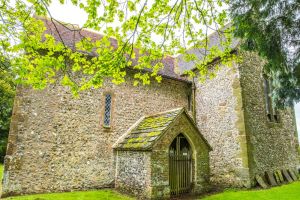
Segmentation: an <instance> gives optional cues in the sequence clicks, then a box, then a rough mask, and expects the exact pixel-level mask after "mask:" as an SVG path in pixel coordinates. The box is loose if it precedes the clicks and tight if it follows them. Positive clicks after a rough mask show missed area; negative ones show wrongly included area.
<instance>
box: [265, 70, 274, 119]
mask: <svg viewBox="0 0 300 200" xmlns="http://www.w3.org/2000/svg"><path fill="white" fill-rule="evenodd" d="M264 94H265V104H266V112H267V117H268V119H269V121H272V112H271V104H272V102H271V97H270V85H269V81H268V79H267V77H265V76H264Z"/></svg>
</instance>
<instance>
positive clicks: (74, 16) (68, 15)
mask: <svg viewBox="0 0 300 200" xmlns="http://www.w3.org/2000/svg"><path fill="white" fill-rule="evenodd" d="M49 10H50V12H51V15H52V17H54V18H55V19H57V20H60V21H63V22H67V23H72V24H76V25H79V26H83V24H84V22H85V21H86V20H87V15H86V14H85V12H84V11H83V10H81V9H80V8H79V7H76V6H73V5H72V4H71V3H70V1H68V0H67V1H66V3H65V4H64V5H61V4H60V3H59V2H58V1H53V3H52V4H51V5H50V7H49ZM294 108H295V114H296V123H297V129H298V135H299V136H298V139H299V142H300V103H298V104H296V105H295V107H294Z"/></svg>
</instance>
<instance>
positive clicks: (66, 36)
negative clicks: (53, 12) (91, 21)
mask: <svg viewBox="0 0 300 200" xmlns="http://www.w3.org/2000/svg"><path fill="white" fill-rule="evenodd" d="M40 19H41V20H42V21H43V22H44V24H45V27H46V30H45V34H49V35H52V36H53V37H54V38H55V40H56V41H59V42H62V43H63V44H64V45H66V46H67V47H69V48H71V49H73V50H75V49H76V43H77V42H79V41H80V40H82V39H83V38H90V39H91V41H93V42H94V41H97V40H101V39H102V38H103V35H102V34H99V33H96V32H94V31H91V30H87V29H84V28H78V27H76V26H74V25H70V24H67V23H63V22H59V21H56V20H50V19H47V18H42V17H41V18H40ZM109 40H110V44H111V46H112V47H113V48H117V47H118V42H117V40H116V39H115V38H110V39H109ZM134 51H135V53H136V59H135V60H132V65H135V64H136V63H137V59H138V56H139V51H138V49H134ZM91 56H97V54H96V53H93V52H92V53H91ZM162 63H163V64H164V68H163V69H161V70H160V71H159V72H158V74H159V75H161V76H162V77H164V78H170V79H175V80H178V81H183V82H188V83H190V81H188V80H187V79H186V77H182V76H180V75H179V74H177V73H176V72H175V70H174V66H175V58H173V57H172V56H166V57H165V58H163V59H162ZM145 71H146V70H145Z"/></svg>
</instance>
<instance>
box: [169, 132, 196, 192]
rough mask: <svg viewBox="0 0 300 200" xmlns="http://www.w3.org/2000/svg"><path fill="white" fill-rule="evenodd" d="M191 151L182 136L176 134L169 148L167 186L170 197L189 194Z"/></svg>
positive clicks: (190, 186)
mask: <svg viewBox="0 0 300 200" xmlns="http://www.w3.org/2000/svg"><path fill="white" fill-rule="evenodd" d="M192 169H193V150H192V147H191V145H190V142H189V141H188V139H187V138H186V137H185V136H184V134H182V133H180V134H178V135H177V136H176V137H175V138H174V140H173V141H172V143H171V145H170V147H169V185H170V194H171V195H175V196H176V195H181V194H184V193H189V192H190V191H191V189H192V182H193V181H192V180H193V173H192Z"/></svg>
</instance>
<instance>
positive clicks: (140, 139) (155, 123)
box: [114, 108, 211, 150]
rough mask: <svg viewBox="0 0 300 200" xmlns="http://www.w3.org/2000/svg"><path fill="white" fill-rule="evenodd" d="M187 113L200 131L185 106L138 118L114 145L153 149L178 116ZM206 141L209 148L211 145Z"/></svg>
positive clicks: (126, 147)
mask: <svg viewBox="0 0 300 200" xmlns="http://www.w3.org/2000/svg"><path fill="white" fill-rule="evenodd" d="M183 113H185V114H186V115H187V116H188V118H189V119H190V120H191V122H192V124H193V126H195V128H196V129H197V131H198V132H199V134H200V135H201V133H200V131H199V130H198V128H197V127H196V125H195V124H194V122H193V120H192V119H191V118H190V116H189V114H187V112H186V110H185V109H184V108H177V109H174V110H169V111H166V112H162V113H158V114H154V115H150V116H146V117H142V118H141V119H140V120H138V122H137V123H135V125H134V126H133V127H131V128H130V129H129V130H128V131H127V133H126V134H125V135H124V136H123V137H122V138H121V139H120V140H119V141H118V142H117V143H116V144H115V145H114V149H117V150H151V147H152V146H153V145H154V143H155V142H156V141H157V140H158V139H159V138H160V137H161V136H162V135H163V134H164V132H165V131H166V130H167V129H168V128H169V127H170V126H171V124H172V122H174V121H175V120H176V119H177V118H178V116H180V115H181V114H183ZM201 137H202V139H203V140H204V141H205V142H206V144H207V145H208V147H209V149H211V147H210V145H209V144H208V143H207V141H206V140H205V139H204V138H203V136H202V135H201Z"/></svg>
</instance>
